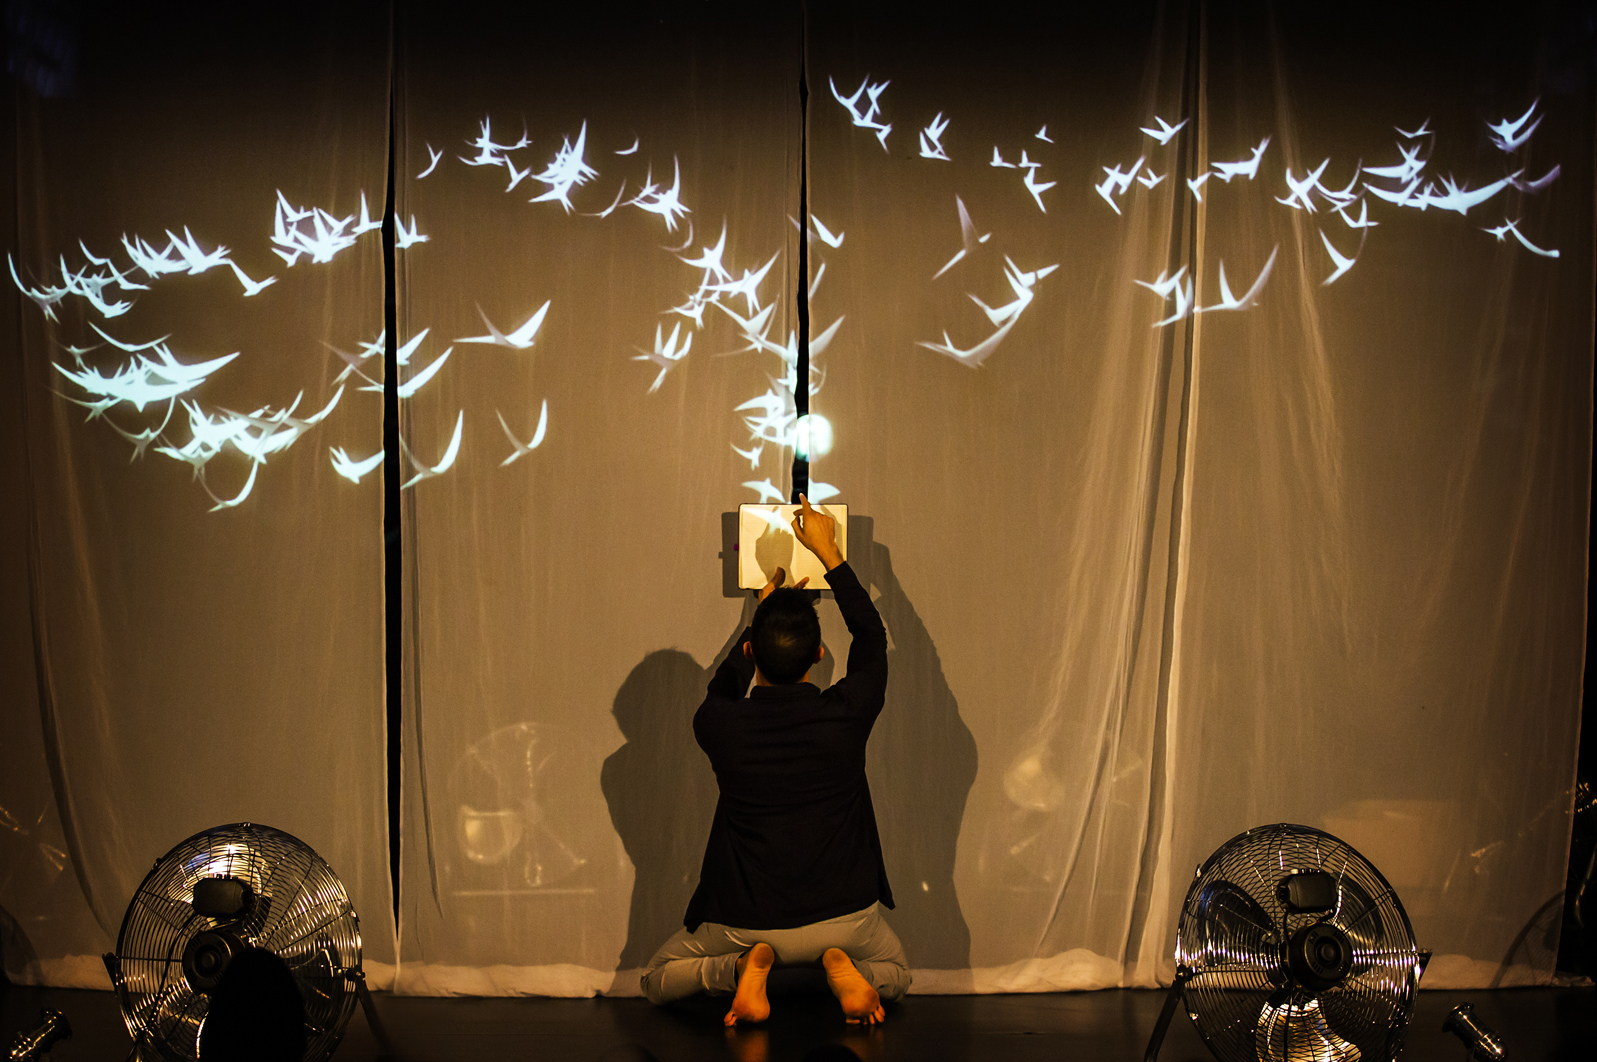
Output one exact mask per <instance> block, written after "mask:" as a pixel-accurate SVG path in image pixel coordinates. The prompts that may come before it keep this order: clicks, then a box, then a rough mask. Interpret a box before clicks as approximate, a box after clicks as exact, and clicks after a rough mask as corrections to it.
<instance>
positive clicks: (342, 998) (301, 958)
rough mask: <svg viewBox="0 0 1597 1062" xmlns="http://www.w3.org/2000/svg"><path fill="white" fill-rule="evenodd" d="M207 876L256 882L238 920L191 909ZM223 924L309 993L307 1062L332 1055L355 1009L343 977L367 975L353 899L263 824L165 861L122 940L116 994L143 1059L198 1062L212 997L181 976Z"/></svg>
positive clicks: (205, 836)
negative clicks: (195, 945) (186, 957)
mask: <svg viewBox="0 0 1597 1062" xmlns="http://www.w3.org/2000/svg"><path fill="white" fill-rule="evenodd" d="M204 878H236V879H238V880H240V881H244V882H247V883H248V884H249V887H250V888H251V889H252V890H253V891H254V895H255V900H254V903H253V905H251V906H250V907H249V908H248V909H247V910H246V911H245V912H244V913H243V915H242V917H240V918H238V919H236V920H229V919H218V918H211V917H207V916H205V915H202V914H200V913H199V912H198V911H196V910H195V909H194V906H193V898H194V886H195V883H196V882H199V881H200V880H201V879H204ZM214 930H226V931H227V932H230V933H232V934H234V935H236V936H237V937H238V939H239V940H240V942H241V943H243V944H244V945H246V946H254V947H258V948H264V949H266V950H267V951H270V952H273V953H275V954H276V955H277V956H278V957H279V958H281V959H282V960H283V961H284V962H285V963H286V964H287V965H288V968H289V970H290V971H291V972H292V973H293V974H294V978H295V980H296V982H298V984H299V988H300V992H301V995H302V996H303V997H304V1000H305V1025H306V1029H305V1038H306V1052H305V1059H306V1062H322V1060H324V1059H326V1058H327V1057H328V1056H330V1055H331V1054H332V1053H333V1049H334V1048H335V1047H337V1046H338V1041H339V1038H340V1037H341V1036H342V1035H343V1032H344V1026H345V1025H346V1024H347V1023H348V1021H349V1016H350V1014H351V1012H352V1011H353V1009H354V1006H355V1000H356V996H355V988H354V985H353V984H352V983H351V982H350V981H349V980H348V979H347V978H346V977H345V976H344V975H345V973H346V972H356V973H358V972H359V970H360V924H359V920H358V919H357V918H356V916H355V911H354V908H353V907H351V906H350V902H349V895H348V894H347V893H346V892H345V891H344V886H343V885H342V884H341V883H340V882H339V880H338V878H337V876H336V875H334V873H333V871H332V868H330V867H329V866H328V865H327V864H326V863H325V862H323V861H322V859H321V857H320V856H318V855H317V854H316V853H315V852H313V851H312V850H311V849H310V847H309V846H308V845H306V844H305V843H304V842H302V841H300V840H298V839H297V838H295V837H293V836H291V835H289V834H286V833H284V832H282V831H281V830H274V829H272V828H271V827H269V826H260V825H257V824H254V823H248V822H243V823H237V824H235V825H232V826H219V827H217V828H215V829H211V830H206V831H205V832H203V833H197V834H195V835H194V836H193V837H190V838H189V839H188V840H186V841H184V842H182V843H181V844H179V845H178V846H177V847H176V848H173V849H172V850H171V851H170V852H168V853H167V854H166V855H164V856H162V857H161V858H160V859H159V860H157V861H156V864H155V867H154V868H153V869H152V870H151V871H150V873H149V874H148V875H146V876H145V878H144V881H143V883H141V884H140V885H139V888H138V891H137V892H135V893H134V895H133V900H132V902H131V903H129V904H128V912H127V915H126V916H125V917H124V918H123V919H122V930H121V932H120V933H119V934H118V935H117V942H116V966H117V973H118V975H119V976H118V977H117V979H116V985H115V987H116V990H117V995H118V998H119V999H120V1001H121V1005H122V1017H123V1020H124V1021H126V1022H127V1026H128V1032H129V1033H131V1034H132V1036H133V1039H134V1041H135V1043H136V1044H137V1046H138V1053H139V1057H140V1058H142V1059H145V1060H146V1062H161V1060H164V1062H196V1060H197V1057H198V1046H199V1033H200V1027H201V1025H203V1024H204V1021H205V1015H206V1012H207V1010H208V1009H209V1005H210V1000H209V998H208V997H207V995H206V994H205V993H204V992H202V991H197V990H196V989H195V988H194V987H193V986H192V985H191V984H190V983H189V979H188V977H187V976H186V975H185V973H184V968H183V954H184V949H185V948H187V947H188V945H189V943H190V942H191V941H192V940H193V939H194V938H195V937H196V936H198V935H199V934H201V933H205V932H208V931H214Z"/></svg>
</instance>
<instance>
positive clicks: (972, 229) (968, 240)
mask: <svg viewBox="0 0 1597 1062" xmlns="http://www.w3.org/2000/svg"><path fill="white" fill-rule="evenodd" d="M954 206H955V207H956V208H957V209H958V210H959V239H960V243H961V244H963V246H962V247H960V249H959V250H958V251H956V252H955V253H954V257H952V258H950V259H949V260H948V261H947V262H945V263H944V264H943V268H941V269H939V270H938V271H937V272H935V273H933V274H932V279H933V280H936V279H937V278H938V277H940V276H942V275H943V274H944V273H946V272H948V271H949V270H950V269H952V268H954V266H955V265H956V264H958V263H959V261H960V260H961V259H962V258H964V257H965V256H966V255H967V254H969V253H970V252H972V251H974V250H975V249H976V246H977V245H978V244H983V243H986V242H987V241H988V240H990V239H992V236H993V234H992V233H990V232H988V233H983V234H982V235H980V236H978V235H976V226H975V224H974V223H973V222H972V221H971V220H970V211H969V210H967V209H965V201H964V200H963V199H961V198H960V197H959V196H957V195H956V196H954Z"/></svg>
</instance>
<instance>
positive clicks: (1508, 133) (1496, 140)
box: [1486, 97, 1542, 152]
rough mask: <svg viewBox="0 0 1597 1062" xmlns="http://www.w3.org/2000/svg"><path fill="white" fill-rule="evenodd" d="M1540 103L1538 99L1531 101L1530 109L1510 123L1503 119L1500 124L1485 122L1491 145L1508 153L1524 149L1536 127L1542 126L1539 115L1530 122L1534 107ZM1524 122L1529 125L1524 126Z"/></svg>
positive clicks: (1534, 112) (1534, 110) (1534, 111)
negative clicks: (1489, 132)
mask: <svg viewBox="0 0 1597 1062" xmlns="http://www.w3.org/2000/svg"><path fill="white" fill-rule="evenodd" d="M1540 102H1541V98H1540V97H1538V98H1536V99H1535V100H1532V101H1531V105H1530V108H1529V109H1528V110H1526V111H1525V113H1524V114H1522V115H1520V116H1519V117H1518V118H1516V119H1514V120H1512V121H1510V120H1509V119H1507V118H1504V119H1503V120H1502V121H1500V122H1487V123H1486V128H1487V129H1488V130H1490V131H1491V140H1492V143H1493V144H1496V145H1497V147H1498V148H1499V149H1501V150H1503V151H1509V152H1513V151H1518V150H1519V149H1520V148H1522V147H1524V146H1525V142H1526V141H1527V140H1529V139H1530V137H1531V134H1532V133H1534V132H1535V131H1536V127H1537V126H1538V125H1541V124H1542V116H1541V115H1537V116H1536V120H1535V121H1534V122H1530V118H1531V115H1533V114H1536V105H1537V104H1538V103H1540ZM1526 122H1530V125H1529V126H1526V125H1525V123H1526Z"/></svg>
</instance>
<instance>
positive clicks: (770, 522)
mask: <svg viewBox="0 0 1597 1062" xmlns="http://www.w3.org/2000/svg"><path fill="white" fill-rule="evenodd" d="M811 508H813V509H814V510H815V511H816V512H818V513H825V514H826V515H827V516H830V517H831V518H832V519H834V520H836V521H837V548H838V549H839V550H841V551H842V553H843V559H844V560H847V559H848V506H846V505H813V506H811ZM798 510H799V507H798V506H797V505H740V506H738V586H739V587H741V588H742V589H744V590H758V589H759V588H760V587H763V586H764V585H765V584H766V583H767V582H769V581H770V579H771V575H772V573H774V572H775V571H776V569H778V568H784V569H786V570H787V579H786V581H785V582H784V583H783V585H784V586H792V585H793V584H794V583H796V582H798V581H799V580H800V579H803V578H804V577H805V576H808V577H809V580H810V582H809V586H808V587H807V589H810V590H830V589H831V587H830V586H829V585H828V584H827V582H826V569H825V568H824V567H822V566H821V562H820V561H819V560H817V559H816V557H815V554H813V553H811V552H810V551H809V550H808V549H806V548H805V547H804V546H803V545H802V544H801V543H800V542H799V540H798V539H796V538H794V537H793V531H792V524H793V514H794V513H796V512H798Z"/></svg>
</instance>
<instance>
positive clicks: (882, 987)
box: [643, 903, 910, 1003]
mask: <svg viewBox="0 0 1597 1062" xmlns="http://www.w3.org/2000/svg"><path fill="white" fill-rule="evenodd" d="M756 944H769V945H770V946H771V949H772V950H773V951H775V952H776V961H777V962H778V963H813V962H819V961H820V958H821V953H822V952H824V951H826V950H827V949H828V948H839V949H841V950H842V952H843V954H845V955H847V956H848V957H849V958H850V959H852V960H853V962H854V966H855V968H856V969H857V970H859V972H860V976H862V977H864V978H865V980H866V981H868V982H869V983H870V985H871V987H872V988H874V989H876V992H877V994H878V995H880V996H881V997H882V999H883V1000H884V1001H887V1002H891V1001H892V1000H895V999H897V998H899V997H900V996H902V995H903V994H904V991H905V989H907V988H909V983H910V976H909V963H908V960H906V959H905V957H904V946H903V945H902V944H900V943H899V942H898V934H896V933H894V932H893V930H892V927H891V926H889V925H888V924H887V922H886V920H885V919H883V918H882V910H881V905H880V904H874V903H873V904H871V905H870V906H869V907H867V908H865V909H864V910H863V911H855V912H854V913H853V914H846V915H839V916H838V917H836V918H828V919H827V920H826V921H824V922H814V923H812V924H810V925H807V926H798V927H796V928H793V929H736V928H734V927H732V926H723V925H719V924H717V923H715V922H705V923H704V924H702V925H700V926H699V928H698V929H697V930H695V931H694V932H692V933H689V932H688V931H687V930H686V929H679V930H677V931H676V934H675V935H674V936H672V938H671V939H670V940H668V941H666V942H665V943H664V944H663V945H661V947H660V950H659V951H657V952H655V953H654V958H652V959H650V960H649V965H648V968H647V969H645V970H644V972H643V994H644V995H646V996H648V997H649V1001H650V1002H651V1003H669V1002H671V1001H672V1000H673V999H682V998H683V997H684V996H691V995H692V994H693V993H695V992H707V993H709V994H710V995H729V994H731V993H732V992H735V991H737V961H738V959H739V958H740V957H741V956H742V955H743V953H744V952H746V951H748V950H749V949H750V948H752V947H753V946H754V945H756Z"/></svg>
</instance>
